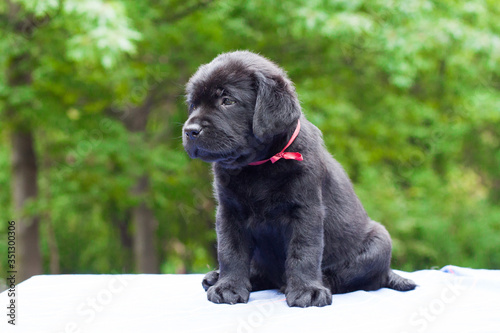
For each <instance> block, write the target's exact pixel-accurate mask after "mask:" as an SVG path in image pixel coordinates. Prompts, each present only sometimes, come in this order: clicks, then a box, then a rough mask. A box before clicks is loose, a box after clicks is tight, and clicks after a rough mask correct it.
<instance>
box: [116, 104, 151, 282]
mask: <svg viewBox="0 0 500 333" xmlns="http://www.w3.org/2000/svg"><path fill="white" fill-rule="evenodd" d="M151 107H152V99H151V96H148V97H147V98H146V100H145V101H144V104H143V105H141V106H139V107H131V108H129V109H128V110H127V113H126V115H125V117H124V118H123V122H124V123H125V126H126V127H127V129H128V130H129V131H130V132H131V133H137V132H145V131H146V125H147V121H148V117H149V113H150V110H151ZM135 149H141V147H135ZM148 191H149V175H148V174H147V173H144V174H143V175H142V176H140V177H138V178H137V180H136V185H135V186H134V188H133V189H132V194H133V195H134V196H137V197H144V196H145V195H146V194H147V193H148ZM132 224H133V227H134V237H133V239H134V261H135V269H136V271H137V272H139V273H152V274H155V273H159V264H158V255H157V251H156V247H155V231H156V226H157V224H158V223H157V221H156V219H155V217H154V214H153V211H152V210H151V208H149V207H148V206H147V205H146V202H145V201H144V199H141V201H140V203H139V205H137V206H135V207H133V208H132Z"/></svg>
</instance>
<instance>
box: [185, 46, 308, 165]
mask: <svg viewBox="0 0 500 333" xmlns="http://www.w3.org/2000/svg"><path fill="white" fill-rule="evenodd" d="M186 92H187V104H188V106H189V118H188V119H187V121H186V122H185V124H184V127H183V144H184V148H185V149H186V151H187V152H188V154H189V156H191V157H192V158H200V159H202V160H204V161H206V162H218V163H220V164H221V165H222V166H224V167H227V168H237V167H241V166H245V165H248V163H251V162H253V161H256V160H258V159H259V158H262V156H261V155H262V151H263V150H265V149H263V147H265V146H266V145H269V144H271V142H272V141H273V138H274V137H276V136H277V135H280V134H283V133H285V132H287V131H288V130H290V128H292V129H293V128H295V123H296V122H297V119H299V117H300V114H301V111H300V105H299V101H298V99H297V94H296V93H295V89H294V87H293V84H292V82H291V81H290V80H289V79H288V77H287V75H286V73H285V72H284V71H283V70H282V69H281V68H279V67H278V66H277V65H276V64H274V63H273V62H271V61H269V60H267V59H266V58H264V57H261V56H259V55H257V54H254V53H251V52H248V51H236V52H231V53H225V54H221V55H219V56H218V57H216V58H215V59H214V60H213V61H212V62H210V63H208V64H206V65H202V66H200V68H199V69H198V71H197V72H196V73H195V74H194V75H193V76H192V77H191V79H190V80H189V82H188V84H187V86H186Z"/></svg>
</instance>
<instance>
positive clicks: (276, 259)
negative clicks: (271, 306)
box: [183, 51, 416, 307]
mask: <svg viewBox="0 0 500 333" xmlns="http://www.w3.org/2000/svg"><path fill="white" fill-rule="evenodd" d="M186 90H187V103H188V105H189V118H188V120H187V121H186V123H185V124H184V127H183V133H184V135H183V144H184V147H185V149H186V151H187V152H188V154H189V156H191V157H192V158H201V159H202V160H204V161H207V162H212V163H213V173H214V177H215V182H214V188H215V195H216V198H217V201H218V208H217V217H216V230H217V240H218V260H219V271H214V272H210V273H208V274H207V275H206V276H205V279H204V280H203V287H204V288H205V290H207V296H208V299H209V300H210V301H212V302H215V303H231V304H233V303H238V302H247V301H248V297H249V293H250V291H255V290H263V289H274V288H280V289H281V290H282V291H284V293H285V294H286V299H287V303H288V305H290V306H300V307H306V306H324V305H328V304H331V302H332V297H331V296H332V293H334V294H335V293H346V292H350V291H354V290H376V289H379V288H383V287H387V288H392V289H396V290H400V291H407V290H412V289H414V288H415V286H416V285H415V283H414V282H413V281H411V280H408V279H404V278H402V277H400V276H398V275H396V274H395V273H394V272H393V271H392V270H391V269H390V261H391V239H390V236H389V233H388V232H387V230H386V229H385V228H384V227H383V226H382V225H380V224H379V223H377V222H374V221H372V220H371V219H370V218H369V217H368V215H367V214H366V212H365V210H364V208H363V206H362V205H361V202H360V201H359V199H358V198H357V196H356V194H355V193H354V191H353V188H352V185H351V182H350V180H349V178H348V176H347V175H346V173H345V172H344V170H343V169H342V167H341V166H340V164H339V163H338V162H337V161H336V160H335V159H333V157H332V156H331V155H330V154H329V153H328V152H327V151H326V149H325V147H324V144H323V140H322V135H321V132H320V131H319V130H318V129H317V128H316V127H315V126H314V125H313V124H311V123H310V122H309V121H307V119H306V118H305V117H304V115H303V114H302V111H301V108H300V104H299V101H298V99H297V94H296V92H295V89H294V86H293V84H292V82H291V81H290V80H289V79H288V77H287V75H286V73H285V72H284V71H283V70H282V69H281V68H279V67H278V66H277V65H275V64H274V63H272V62H271V61H269V60H267V59H266V58H263V57H261V56H259V55H256V54H254V53H251V52H247V51H237V52H232V53H226V54H222V55H220V56H218V57H217V58H215V59H214V60H213V61H212V62H210V63H209V64H206V65H203V66H201V67H200V68H199V69H198V71H197V72H196V73H195V74H194V75H193V77H192V78H191V79H190V80H189V82H188V84H187V88H186Z"/></svg>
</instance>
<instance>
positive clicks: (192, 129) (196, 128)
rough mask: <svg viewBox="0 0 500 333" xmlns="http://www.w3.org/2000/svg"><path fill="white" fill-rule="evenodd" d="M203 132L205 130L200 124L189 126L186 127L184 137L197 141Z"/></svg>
mask: <svg viewBox="0 0 500 333" xmlns="http://www.w3.org/2000/svg"><path fill="white" fill-rule="evenodd" d="M202 131H203V128H202V127H201V126H200V125H198V124H189V125H187V126H186V127H184V135H186V137H188V138H189V139H191V140H196V139H197V138H198V137H199V136H200V135H201V132H202Z"/></svg>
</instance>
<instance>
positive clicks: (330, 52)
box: [0, 0, 500, 273]
mask: <svg viewBox="0 0 500 333" xmlns="http://www.w3.org/2000/svg"><path fill="white" fill-rule="evenodd" d="M11 2H12V3H15V4H18V5H20V6H21V7H20V8H21V9H20V10H21V15H20V17H23V16H24V17H31V18H30V20H31V21H30V22H31V23H32V24H31V27H32V28H33V29H32V30H33V31H32V32H31V33H29V34H27V33H26V29H24V30H21V31H15V29H13V28H12V26H11V25H9V24H8V23H5V24H4V23H2V24H1V25H0V31H1V33H2V35H3V36H4V37H5V38H0V48H1V49H2V50H5V52H2V53H0V66H1V68H2V70H1V71H0V120H1V121H0V128H1V129H2V134H1V135H0V146H1V149H0V186H1V188H2V189H3V191H2V192H1V193H0V207H1V208H2V209H1V210H0V221H1V222H0V227H1V228H3V229H5V226H4V225H3V224H5V222H6V221H7V220H8V219H12V218H15V217H13V216H12V199H11V197H10V193H11V192H10V190H9V188H10V186H11V184H10V157H9V156H10V149H9V147H10V144H9V138H8V133H9V130H10V128H12V126H14V125H15V124H16V123H30V124H32V126H33V128H34V129H35V137H36V140H37V147H36V148H37V155H38V163H39V186H40V194H39V198H38V200H36V202H33V203H31V204H30V205H29V206H28V209H29V210H31V211H32V212H37V213H39V214H40V215H41V217H42V248H43V256H44V260H45V269H46V271H47V272H48V271H49V268H48V267H49V262H50V260H51V259H50V258H51V246H52V247H53V246H54V244H53V243H54V242H55V244H56V245H57V249H58V252H59V255H60V267H61V271H62V272H66V273H73V272H100V273H104V272H124V271H130V270H132V268H131V263H132V260H131V255H132V254H131V249H130V248H129V247H127V246H126V244H127V242H126V241H125V242H124V239H123V225H122V224H120V223H123V221H128V220H129V219H130V216H129V215H128V214H129V211H130V208H131V207H133V206H134V205H136V204H137V198H134V197H133V196H132V195H131V193H130V189H131V187H132V186H133V184H134V181H135V179H136V177H138V176H139V175H141V174H144V173H147V174H149V176H150V181H151V188H150V192H149V193H148V194H147V197H146V201H147V202H148V204H149V206H150V207H151V208H152V209H153V211H154V213H155V217H156V219H157V221H158V228H157V234H156V241H157V244H156V245H157V250H158V254H159V258H160V259H161V270H162V272H168V273H172V272H185V271H186V272H201V271H206V270H208V267H207V266H210V267H214V266H215V265H216V261H215V257H214V252H215V248H214V244H215V234H214V230H213V228H214V209H215V203H214V200H213V198H212V194H211V191H212V190H211V175H210V169H209V166H208V165H206V164H204V163H202V162H200V161H191V160H189V159H188V157H187V156H186V154H185V153H184V152H183V150H182V145H181V140H180V135H181V133H180V131H181V126H182V123H183V121H184V120H185V118H186V113H185V106H184V103H183V85H184V84H185V82H186V81H187V79H188V78H189V76H190V75H191V74H192V73H193V72H194V71H195V70H196V68H197V66H199V65H200V64H202V63H206V62H208V61H210V60H211V59H212V58H213V57H214V56H216V55H217V54H219V53H222V52H226V51H230V50H235V49H249V50H252V51H256V52H259V53H261V54H263V55H265V56H267V57H269V58H271V59H273V60H275V61H276V62H277V63H279V64H280V65H281V66H283V67H284V68H285V69H286V70H287V71H288V73H289V75H290V77H291V78H292V80H293V81H294V82H295V84H296V87H297V91H298V93H299V97H300V99H301V102H302V106H303V109H304V112H305V113H306V114H307V116H308V118H309V119H310V120H311V121H312V122H313V123H315V124H316V125H317V126H318V127H319V128H320V129H321V130H322V131H323V133H324V139H325V142H326V144H327V146H328V148H329V150H330V151H331V152H332V154H333V155H334V157H335V158H337V159H338V160H339V161H340V162H341V163H342V165H343V166H344V167H345V168H346V170H347V172H348V173H349V175H350V176H351V178H352V180H353V182H354V183H355V187H356V191H357V193H358V195H359V196H360V198H361V200H362V202H363V204H364V205H365V207H366V209H367V211H368V213H369V214H370V216H371V217H372V218H373V219H375V220H378V221H380V222H382V223H383V224H384V225H385V226H386V227H387V228H388V230H389V231H390V233H391V235H392V236H393V245H394V255H393V257H394V267H396V268H403V269H407V270H414V269H421V268H428V267H432V266H443V265H445V264H456V265H463V266H471V267H483V268H500V254H499V251H498V244H500V208H499V207H500V205H499V202H500V94H499V87H500V86H499V83H500V81H499V78H500V38H499V37H498V36H499V35H500V25H499V24H498V22H499V20H500V8H499V7H498V6H497V5H496V3H495V2H494V1H493V0H486V1H479V0H478V1H468V2H462V1H445V2H443V1H381V0H380V1H378V0H377V1H373V0H372V1H368V0H357V1H340V0H339V1H298V0H292V1H277V0H268V1H262V0H255V1H247V2H245V1H243V2H242V1H233V0H230V1H213V2H211V1H201V0H200V1H196V0H192V1H187V2H186V1H176V0H160V1H130V0H123V1H118V0H115V1H103V0H85V1H76V0H71V1H70V0H66V1H62V2H59V1H56V0H54V1H28V0H16V1H13V0H11ZM7 9H8V6H7V5H6V4H0V15H3V16H5V15H7V14H8V10H7ZM22 52H28V53H29V54H30V56H31V59H32V62H31V63H30V66H31V70H32V72H33V76H32V84H31V85H29V86H19V87H15V88H12V87H9V86H8V84H7V74H6V73H7V72H8V71H9V70H12V68H11V67H10V66H11V63H12V59H13V58H14V57H15V56H17V55H19V54H21V53H22ZM146 103H151V104H152V105H153V108H152V113H151V115H150V116H149V118H150V119H149V122H148V127H147V130H146V132H145V133H134V134H131V133H130V132H128V131H127V130H126V129H125V128H124V126H123V119H124V118H126V117H127V113H126V110H127V109H128V108H131V107H140V106H143V105H145V104H146ZM8 107H9V108H14V109H15V113H14V115H11V116H10V117H7V116H6V113H7V108H8ZM120 226H122V229H120ZM124 228H125V234H128V235H129V236H130V234H131V232H133V230H131V229H130V228H131V227H130V226H129V225H127V224H126V223H125V227H124ZM51 235H52V236H51ZM5 248H6V243H5V239H2V238H0V257H2V258H5V257H6V256H5V255H4V254H5ZM0 262H1V263H0V271H5V270H4V267H3V266H2V265H4V262H3V261H0Z"/></svg>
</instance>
